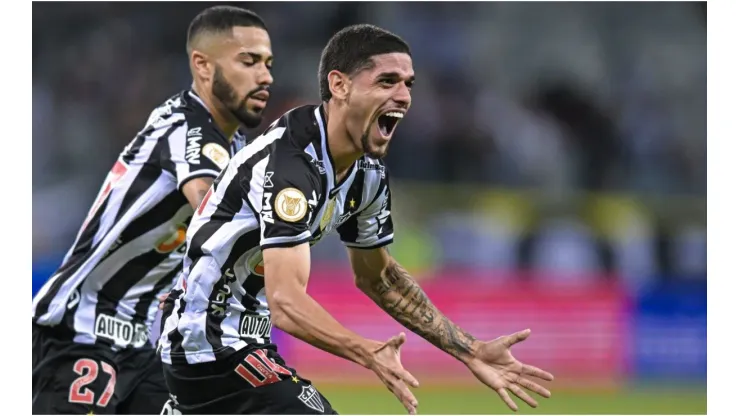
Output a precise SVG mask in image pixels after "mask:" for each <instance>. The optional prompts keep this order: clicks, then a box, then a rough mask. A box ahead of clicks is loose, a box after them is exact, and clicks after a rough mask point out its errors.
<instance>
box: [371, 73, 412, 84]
mask: <svg viewBox="0 0 740 416" xmlns="http://www.w3.org/2000/svg"><path fill="white" fill-rule="evenodd" d="M382 78H393V79H399V78H401V75H400V74H399V73H398V72H382V73H380V74H379V75H378V76H377V77H376V78H375V79H376V80H378V79H382ZM414 81H416V76H414V75H412V76H411V77H410V78H409V79H408V80H407V81H406V82H414Z"/></svg>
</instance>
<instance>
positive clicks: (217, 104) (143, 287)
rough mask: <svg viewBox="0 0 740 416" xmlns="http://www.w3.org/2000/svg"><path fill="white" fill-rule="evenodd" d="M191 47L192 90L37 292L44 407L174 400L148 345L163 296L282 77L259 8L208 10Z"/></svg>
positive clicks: (136, 142) (132, 147) (112, 407)
mask: <svg viewBox="0 0 740 416" xmlns="http://www.w3.org/2000/svg"><path fill="white" fill-rule="evenodd" d="M187 52H188V57H189V61H190V69H191V72H192V75H193V85H192V88H191V89H190V90H186V91H183V92H181V93H179V94H177V95H175V96H173V97H171V98H170V99H168V100H167V101H166V102H165V103H164V104H162V105H161V106H159V107H158V108H156V109H155V110H154V111H153V112H152V113H151V115H150V117H149V120H148V121H147V122H146V124H145V127H144V128H143V130H141V131H140V132H139V133H138V134H137V135H136V137H135V138H134V139H133V141H132V142H131V143H130V144H129V145H128V146H127V147H126V148H125V149H124V150H123V152H122V153H121V154H120V156H119V158H118V160H117V161H116V162H115V165H114V166H113V169H112V170H111V172H110V173H109V174H108V177H107V178H106V180H105V182H104V183H103V186H102V188H101V190H100V193H99V194H98V197H97V198H96V200H95V203H94V204H93V206H92V208H91V209H90V212H89V214H88V216H87V219H86V220H85V222H84V223H83V225H82V228H81V229H80V231H79V234H78V235H77V238H76V240H75V242H74V244H73V246H72V248H71V249H70V251H69V252H68V253H67V255H66V257H65V258H64V261H63V263H62V265H61V267H60V268H59V269H58V270H57V271H56V273H55V274H54V275H53V276H51V278H50V279H49V281H48V282H46V284H45V285H44V286H43V288H41V290H40V291H39V293H38V294H37V295H36V297H35V298H34V299H33V413H34V414H37V413H43V414H50V413H78V414H82V413H88V412H94V413H133V414H158V413H159V412H160V411H161V409H162V403H164V402H165V401H166V400H167V398H168V397H169V393H168V391H167V388H166V385H165V381H164V376H163V373H162V365H161V361H160V359H159V357H158V356H157V354H156V352H155V351H154V348H153V347H152V345H151V343H150V342H149V329H150V327H151V325H152V323H153V321H154V317H155V315H156V312H157V305H158V303H159V300H158V299H157V297H158V296H160V295H161V294H162V293H166V292H168V291H169V290H170V288H171V287H172V284H173V283H174V280H175V278H176V275H177V274H178V273H179V271H180V270H181V269H182V259H183V255H184V243H185V230H186V228H187V225H188V223H189V222H190V218H191V217H192V215H193V211H194V209H195V207H197V206H198V205H199V204H200V202H201V200H202V199H203V197H204V195H205V194H206V192H207V191H208V189H209V188H210V186H211V183H212V182H213V179H214V178H215V177H216V176H218V174H219V173H220V171H221V169H223V168H224V167H225V166H226V164H227V163H228V161H229V159H230V157H231V156H232V155H233V154H234V153H236V151H238V149H240V148H241V147H243V145H244V138H243V136H241V135H240V134H239V133H238V131H237V130H238V127H239V125H240V124H242V125H244V126H245V127H248V128H254V127H256V126H257V125H259V124H260V122H261V119H262V111H263V109H264V108H265V105H266V103H267V100H268V98H269V92H268V88H269V86H270V85H271V84H272V77H271V75H270V67H271V65H272V51H271V45H270V38H269V36H268V33H267V30H266V27H265V24H264V22H263V21H262V19H261V18H260V17H259V16H257V15H256V14H254V13H253V12H251V11H248V10H244V9H239V8H234V7H212V8H209V9H206V10H205V11H203V12H201V13H200V14H199V15H198V16H197V17H196V18H195V19H194V20H193V21H192V22H191V24H190V28H189V30H188V37H187ZM227 149H230V150H227Z"/></svg>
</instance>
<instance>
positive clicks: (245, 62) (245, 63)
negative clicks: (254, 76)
mask: <svg viewBox="0 0 740 416" xmlns="http://www.w3.org/2000/svg"><path fill="white" fill-rule="evenodd" d="M242 64H244V66H246V67H251V66H254V62H249V61H242Z"/></svg>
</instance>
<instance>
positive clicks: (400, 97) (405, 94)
mask: <svg viewBox="0 0 740 416" xmlns="http://www.w3.org/2000/svg"><path fill="white" fill-rule="evenodd" d="M393 101H395V102H396V103H398V104H399V105H400V106H402V107H403V108H408V107H409V106H410V105H411V90H410V89H409V87H407V86H406V85H405V84H403V83H399V85H398V87H397V88H396V90H395V91H394V92H393Z"/></svg>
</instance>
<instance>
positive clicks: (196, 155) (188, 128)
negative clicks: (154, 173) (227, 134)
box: [162, 116, 229, 190]
mask: <svg viewBox="0 0 740 416" xmlns="http://www.w3.org/2000/svg"><path fill="white" fill-rule="evenodd" d="M167 140H168V143H167V148H166V151H165V152H164V154H163V157H162V165H163V167H164V169H165V170H167V171H168V172H170V173H171V174H172V175H174V176H175V178H176V180H177V189H178V190H182V187H183V185H185V183H187V182H188V181H189V180H191V179H195V178H202V177H210V178H216V177H217V176H218V174H219V173H220V172H221V170H222V169H224V168H225V167H226V165H227V164H228V163H229V151H228V150H227V149H226V148H225V147H224V145H225V143H228V141H227V140H226V139H225V138H224V137H223V135H222V134H221V133H220V132H219V131H218V130H216V128H215V127H214V125H213V124H212V123H210V122H209V121H208V119H207V118H206V117H198V116H186V117H185V120H184V122H182V124H180V125H179V126H178V127H177V129H176V130H175V131H173V132H172V134H170V136H169V137H168V139H167Z"/></svg>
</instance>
